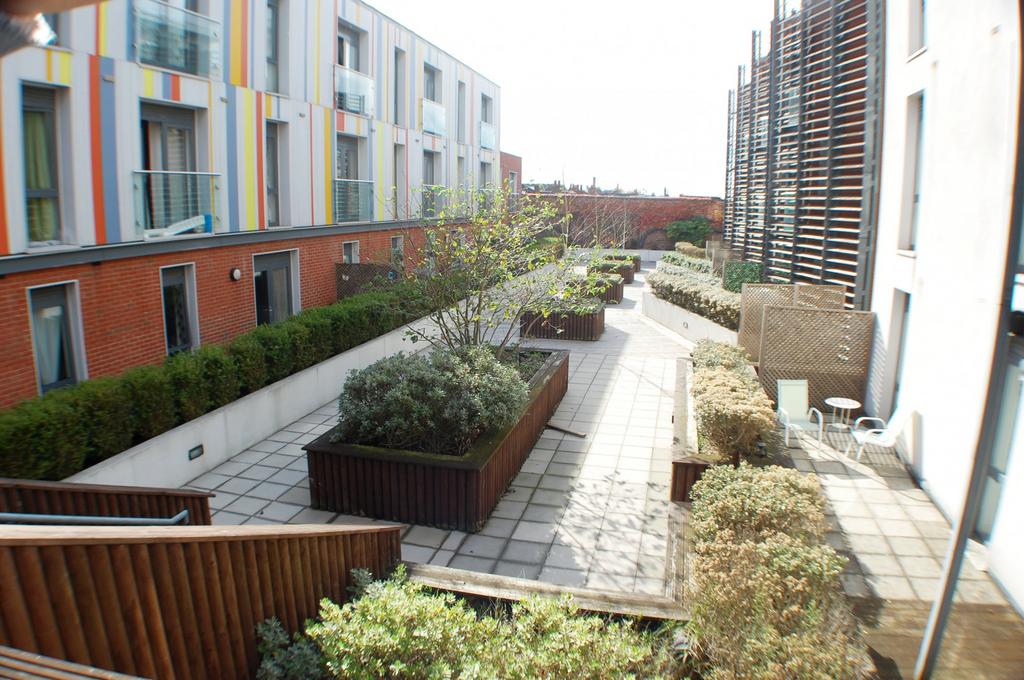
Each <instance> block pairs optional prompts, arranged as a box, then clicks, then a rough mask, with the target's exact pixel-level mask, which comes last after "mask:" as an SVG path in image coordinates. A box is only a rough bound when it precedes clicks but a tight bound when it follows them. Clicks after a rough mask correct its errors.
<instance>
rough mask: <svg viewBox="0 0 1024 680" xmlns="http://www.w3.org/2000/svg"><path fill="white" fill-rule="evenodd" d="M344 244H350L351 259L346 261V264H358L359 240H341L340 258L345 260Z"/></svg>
mask: <svg viewBox="0 0 1024 680" xmlns="http://www.w3.org/2000/svg"><path fill="white" fill-rule="evenodd" d="M345 246H352V260H351V261H349V262H346V264H359V241H342V243H341V259H342V262H344V261H345Z"/></svg>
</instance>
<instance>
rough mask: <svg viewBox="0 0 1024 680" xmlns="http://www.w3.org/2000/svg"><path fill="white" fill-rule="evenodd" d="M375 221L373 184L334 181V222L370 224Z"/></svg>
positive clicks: (354, 181) (352, 180)
mask: <svg viewBox="0 0 1024 680" xmlns="http://www.w3.org/2000/svg"><path fill="white" fill-rule="evenodd" d="M372 219H373V182H371V181H369V180H362V179H336V180H334V221H335V222H339V223H340V222H369V221H370V220H372Z"/></svg>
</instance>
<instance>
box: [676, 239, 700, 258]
mask: <svg viewBox="0 0 1024 680" xmlns="http://www.w3.org/2000/svg"><path fill="white" fill-rule="evenodd" d="M676 252H677V253H682V254H683V255H688V256H690V257H696V258H698V259H700V258H703V257H706V256H707V251H706V250H705V249H704V248H703V247H701V246H695V245H693V244H692V243H688V242H687V241H679V242H678V243H676Z"/></svg>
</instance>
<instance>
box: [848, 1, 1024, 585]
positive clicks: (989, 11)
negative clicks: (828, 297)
mask: <svg viewBox="0 0 1024 680" xmlns="http://www.w3.org/2000/svg"><path fill="white" fill-rule="evenodd" d="M917 5H918V3H917V2H916V1H912V0H894V1H891V2H889V3H887V11H886V73H885V100H884V101H885V111H884V122H883V130H884V137H883V148H882V170H881V194H880V203H879V229H878V234H877V240H876V261H875V272H874V281H873V289H872V296H871V300H872V302H871V309H872V310H873V311H874V312H876V313H877V315H878V324H877V330H876V347H875V353H874V356H873V359H872V369H871V378H870V383H869V387H868V402H867V404H866V406H867V409H868V411H869V412H870V413H871V414H876V415H880V416H883V417H888V416H889V415H890V413H891V412H892V410H893V409H894V408H895V406H896V405H894V404H893V390H894V385H895V384H896V366H897V354H898V349H899V334H898V328H899V325H900V317H901V314H900V311H901V310H900V309H898V308H895V307H894V300H895V299H896V297H897V293H898V292H899V291H903V292H905V293H909V294H910V299H911V306H910V315H909V322H908V328H907V329H906V333H907V336H906V340H905V347H906V352H905V356H904V357H903V362H902V370H901V376H902V378H901V380H900V394H899V400H898V401H899V404H898V407H899V409H900V410H901V411H904V412H909V413H912V414H913V417H912V418H910V420H909V423H910V425H909V426H908V427H907V428H905V430H904V433H903V437H902V441H901V445H900V447H899V448H900V453H901V455H903V456H904V459H905V460H906V462H907V463H908V464H909V465H910V466H911V468H912V469H913V472H914V474H915V475H916V476H917V477H918V479H919V480H920V481H921V483H922V485H923V486H924V488H925V489H926V490H927V491H928V493H929V494H930V495H931V497H932V498H933V500H934V501H935V502H936V503H937V505H938V506H939V508H940V510H942V512H943V513H944V514H946V516H947V517H953V516H956V515H958V514H959V512H960V510H961V506H962V502H963V496H964V492H965V489H966V483H967V477H968V474H969V472H970V466H971V460H972V457H973V455H974V452H975V447H976V445H977V438H978V432H979V426H980V422H981V415H982V408H983V405H984V401H985V394H986V389H987V386H988V381H989V367H990V363H991V359H992V350H993V346H994V333H995V328H996V321H997V318H998V309H999V292H1000V286H1001V283H1002V277H1003V263H1004V258H1005V251H1006V242H1007V229H1008V224H1009V221H1010V207H1011V206H1010V196H1011V186H1012V181H1013V174H1014V172H1013V170H1014V167H1013V163H1014V146H1015V142H1016V122H1017V121H1016V102H1017V93H1018V87H1019V84H1018V78H1019V75H1020V74H1019V71H1018V59H1019V54H1018V53H1019V50H1020V33H1019V28H1018V22H1017V4H1016V3H1015V2H1011V1H1010V0H992V1H990V2H942V3H928V4H927V8H926V36H925V40H924V43H925V48H924V49H923V50H920V51H918V52H917V53H916V54H914V55H911V54H910V53H911V49H910V43H909V35H910V9H911V7H913V6H917ZM919 92H923V95H924V132H923V150H922V152H921V156H920V158H921V166H920V167H921V175H920V203H919V218H918V224H919V226H918V230H917V238H916V247H915V250H914V251H913V252H907V251H900V250H899V247H900V245H901V233H903V230H904V229H906V225H907V224H908V220H909V214H910V211H909V210H908V203H907V201H911V200H912V193H913V192H912V190H908V182H907V181H906V178H907V176H908V173H907V168H908V167H909V166H910V159H909V158H908V156H909V154H908V147H912V146H913V145H912V144H908V141H909V140H908V138H907V135H906V131H907V126H908V113H907V112H908V101H909V99H908V98H909V97H911V96H912V95H914V94H916V93H919ZM1016 463H1017V464H1016V465H1015V466H1013V465H1011V473H1012V474H1013V475H1015V477H1014V479H1012V480H1008V482H1007V489H1010V488H1017V489H1020V488H1021V486H1024V484H1022V481H1024V480H1021V479H1020V475H1021V474H1022V473H1024V466H1022V465H1021V462H1020V460H1019V459H1018V460H1017V461H1016ZM1006 496H1007V494H1006V493H1004V498H1005V497H1006ZM1017 502H1019V501H1017ZM1008 508H1009V506H1008V505H1007V506H1006V507H1004V512H1006V511H1007V509H1008ZM1016 516H1017V520H1018V522H1019V520H1020V518H1021V513H1020V508H1019V507H1018V508H1017V510H1016ZM1018 526H1019V524H1018ZM1003 536H1005V534H1000V533H999V532H998V527H997V533H996V536H995V537H994V538H993V541H992V543H991V550H992V552H993V554H996V553H1000V551H1001V550H1002V549H1003V546H1002V544H1001V542H1002V541H1003V540H1004V539H1003ZM1013 543H1014V546H1013V549H1014V550H1015V551H1017V552H1018V553H1019V551H1020V535H1019V529H1018V533H1017V537H1016V539H1015V540H1014V541H1013ZM993 567H994V571H993V574H994V575H995V576H996V577H997V578H999V579H1001V580H1002V583H1003V585H1004V586H1005V587H1007V588H1008V589H1011V588H1012V591H1013V592H1011V595H1013V596H1014V597H1015V598H1016V599H1017V601H1018V602H1021V601H1024V584H1022V583H1020V581H1021V579H1020V577H1019V574H1018V575H1017V576H1016V577H1013V578H1011V575H1010V572H1009V571H1007V570H1006V569H1005V568H1004V567H1003V566H1002V563H1001V562H1000V561H999V560H995V559H994V560H993ZM1016 568H1017V569H1018V571H1019V562H1018V563H1017V567H1016Z"/></svg>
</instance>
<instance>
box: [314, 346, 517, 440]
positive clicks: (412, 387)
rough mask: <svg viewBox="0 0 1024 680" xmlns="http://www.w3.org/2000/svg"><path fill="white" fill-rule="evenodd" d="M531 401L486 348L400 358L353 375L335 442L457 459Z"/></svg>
mask: <svg viewBox="0 0 1024 680" xmlns="http://www.w3.org/2000/svg"><path fill="white" fill-rule="evenodd" d="M527 397H528V393H527V387H526V383H525V382H523V380H522V379H521V378H520V377H519V374H518V372H517V371H516V370H515V369H514V368H512V367H510V366H506V365H504V364H502V363H500V362H499V361H498V360H497V359H496V358H495V356H494V354H493V353H492V352H490V351H488V350H487V349H484V348H466V349H465V350H464V351H462V352H460V353H458V354H456V353H454V352H449V351H444V350H436V351H434V352H433V353H432V354H430V356H428V357H424V356H421V355H412V356H408V355H405V354H403V353H399V354H397V355H394V356H391V357H387V358H385V359H381V360H380V361H378V362H376V363H374V364H372V365H370V366H368V367H367V368H365V369H363V370H361V371H353V372H352V373H350V374H349V379H348V381H347V382H346V383H345V388H344V390H343V391H342V393H341V398H340V400H339V411H340V413H341V416H340V417H339V420H338V424H339V427H338V429H337V430H336V431H335V434H334V440H335V441H344V442H348V443H355V444H370V445H373V446H384V447H387V448H392V449H407V450H412V451H425V452H430V453H443V454H450V455H456V456H459V455H462V454H464V453H466V451H468V450H469V447H470V446H471V445H472V444H473V442H474V441H475V440H476V439H477V437H479V436H480V435H481V434H483V433H484V432H487V431H489V430H493V429H497V428H500V427H504V426H506V425H508V424H510V423H512V422H513V421H514V420H515V419H516V418H518V417H519V413H520V411H521V410H522V408H523V406H525V404H526V401H527Z"/></svg>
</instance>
